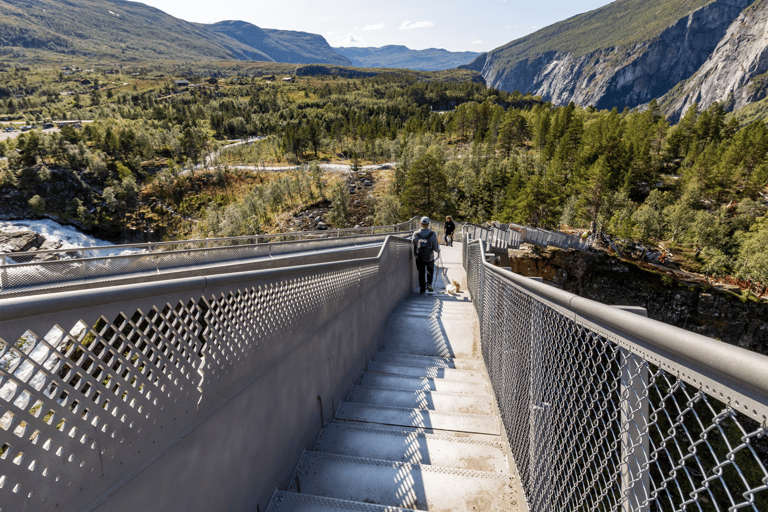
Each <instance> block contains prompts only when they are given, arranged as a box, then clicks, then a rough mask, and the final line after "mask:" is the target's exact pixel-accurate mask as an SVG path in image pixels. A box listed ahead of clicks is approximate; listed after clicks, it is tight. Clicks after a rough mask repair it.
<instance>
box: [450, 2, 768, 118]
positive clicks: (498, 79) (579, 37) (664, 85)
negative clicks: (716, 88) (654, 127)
mask: <svg viewBox="0 0 768 512" xmlns="http://www.w3.org/2000/svg"><path fill="white" fill-rule="evenodd" d="M753 2H755V0H618V1H616V2H613V3H611V4H609V5H607V6H604V7H602V8H600V9H596V10H594V11H591V12H588V13H585V14H581V15H578V16H575V17H573V18H570V19H568V20H565V21H563V22H560V23H557V24H555V25H552V26H549V27H546V28H544V29H542V30H539V31H538V32H535V33H533V34H531V35H529V36H526V37H523V38H521V39H517V40H515V41H512V42H510V43H508V44H507V45H504V46H502V47H500V48H497V49H495V50H492V51H491V52H488V53H485V54H483V55H480V56H479V57H478V58H476V59H475V60H474V61H473V62H472V63H470V64H469V65H467V66H461V67H463V68H466V69H472V70H476V71H478V72H480V73H481V74H482V75H483V77H484V78H485V80H486V82H487V83H488V85H489V86H492V87H495V88H497V89H502V90H506V91H514V90H519V91H521V92H531V93H533V94H536V95H540V96H542V97H543V98H544V99H545V100H549V101H552V102H553V103H555V104H558V105H565V104H568V103H570V102H574V103H576V104H577V105H583V106H587V105H593V106H595V107H597V108H613V107H618V108H619V109H622V108H624V107H636V106H639V105H642V104H644V103H647V102H649V101H650V100H652V99H654V98H660V97H662V96H664V95H667V94H672V93H673V92H674V91H675V90H676V89H677V93H678V94H679V93H680V92H681V90H682V84H688V89H686V91H687V92H686V93H685V98H686V99H685V100H683V99H682V97H681V98H678V99H677V100H675V99H674V98H671V97H667V98H666V104H667V105H668V109H669V110H668V111H666V113H667V114H668V116H669V117H671V118H675V116H676V115H678V114H676V110H675V109H677V111H679V109H680V108H684V105H686V104H690V103H691V100H693V101H695V99H696V98H697V95H699V94H700V89H699V87H700V86H701V85H702V84H704V83H705V80H704V79H705V77H704V76H703V75H699V76H698V79H696V80H693V81H691V80H692V78H693V77H694V76H696V73H697V72H699V70H700V68H702V66H703V65H704V64H705V63H707V62H708V61H710V59H711V58H712V59H715V60H712V61H711V67H710V68H709V69H710V71H708V73H709V75H707V76H708V77H709V78H710V82H709V83H710V85H711V84H714V82H712V80H714V79H713V78H712V76H711V75H712V73H713V70H714V69H716V68H717V66H718V65H719V63H720V62H721V61H720V60H718V58H717V57H713V55H714V53H715V51H716V50H717V49H719V48H721V47H723V45H724V44H725V43H724V41H725V40H726V39H728V38H730V39H733V38H734V37H736V39H737V40H738V41H741V43H744V42H745V41H746V40H747V39H750V38H752V39H751V40H754V39H755V38H756V37H757V35H756V34H757V33H759V32H761V27H758V26H753V27H751V28H750V27H743V26H741V27H740V24H743V22H750V21H748V20H747V18H746V17H745V18H743V22H740V21H739V19H740V16H749V12H755V13H756V12H762V11H763V10H765V4H766V0H757V3H755V4H754V5H752V4H753ZM750 6H752V7H750ZM747 8H749V9H747ZM752 19H753V18H749V20H752ZM762 26H763V27H764V26H765V21H763V25H762ZM746 32H751V33H752V35H751V36H749V35H747V34H746ZM735 34H740V35H738V36H736V35H735ZM725 46H727V45H725ZM753 46H755V48H757V47H758V46H759V43H754V44H753ZM728 48H731V50H730V55H731V59H732V64H733V63H734V62H741V61H742V60H743V58H744V57H745V56H744V55H740V52H741V50H742V48H740V47H739V48H734V47H733V44H732V45H731V46H729V47H728ZM753 52H757V54H756V56H755V58H757V59H758V60H759V57H758V56H757V55H761V53H760V52H759V51H757V50H755V49H753ZM726 53H728V50H727V49H726V48H725V47H723V49H722V50H721V57H722V56H723V55H725V54H726ZM718 83H720V82H718ZM681 102H682V103H681ZM673 103H674V104H675V105H677V104H680V105H681V106H679V107H674V106H673V105H672V104H673ZM734 104H735V103H734Z"/></svg>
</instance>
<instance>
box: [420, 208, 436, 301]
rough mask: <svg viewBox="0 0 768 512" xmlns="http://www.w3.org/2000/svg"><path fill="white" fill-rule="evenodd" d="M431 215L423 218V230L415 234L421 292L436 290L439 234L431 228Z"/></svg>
mask: <svg viewBox="0 0 768 512" xmlns="http://www.w3.org/2000/svg"><path fill="white" fill-rule="evenodd" d="M429 224H430V221H429V217H422V218H421V230H419V231H417V232H415V233H414V234H413V255H414V257H415V258H416V270H418V271H419V293H424V292H425V291H427V292H429V293H433V292H434V291H435V289H434V287H433V282H434V278H435V253H437V254H440V244H439V243H438V241H437V234H436V233H435V232H434V231H432V230H431V229H429Z"/></svg>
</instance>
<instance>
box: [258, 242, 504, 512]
mask: <svg viewBox="0 0 768 512" xmlns="http://www.w3.org/2000/svg"><path fill="white" fill-rule="evenodd" d="M442 263H443V266H444V268H446V269H447V277H448V278H449V279H451V280H456V281H458V282H459V283H461V285H462V291H461V293H459V294H457V295H454V296H450V295H447V294H445V293H439V294H436V295H419V294H418V293H414V294H412V295H411V296H410V297H409V298H408V299H406V300H405V301H404V302H403V303H402V304H401V305H400V307H399V308H398V309H397V310H396V311H395V312H394V313H393V315H392V317H391V318H390V321H389V325H388V327H387V331H386V334H385V338H384V342H383V346H382V348H381V351H380V352H378V353H377V354H376V356H375V357H374V358H373V360H372V361H371V362H370V363H369V364H368V368H367V370H366V371H365V372H363V373H362V375H361V376H360V379H359V381H358V382H357V384H356V385H355V386H353V387H352V389H350V390H349V394H348V395H347V397H346V399H345V401H343V402H342V403H341V404H339V406H338V408H337V411H336V417H335V419H334V421H333V422H332V423H329V424H328V425H326V427H325V428H324V429H323V430H322V431H321V433H320V435H319V438H318V441H317V443H316V445H315V447H314V449H313V450H312V451H306V452H304V454H303V456H302V457H301V460H300V461H299V464H298V467H297V468H296V471H295V474H294V477H293V479H292V480H291V484H290V488H289V489H288V491H278V492H276V493H275V496H274V497H273V499H272V502H271V504H270V507H269V509H268V512H278V511H279V512H282V511H292V512H306V511H310V510H311V511H315V512H332V511H337V510H347V511H348V510H365V511H371V512H374V511H389V512H394V511H401V510H429V511H440V512H447V511H452V512H465V511H467V512H468V511H484V512H501V511H510V510H516V509H517V507H516V503H515V497H516V492H515V491H514V490H513V489H514V485H515V482H514V481H513V478H512V477H511V475H510V469H509V461H508V458H507V455H506V454H507V450H506V448H505V445H504V440H503V439H504V438H503V436H502V435H501V434H502V431H501V421H500V418H499V414H498V412H497V409H496V405H495V402H494V399H493V396H492V392H491V387H490V384H489V382H488V379H487V376H486V372H485V368H484V365H483V361H482V358H481V354H480V340H479V330H478V322H477V316H476V314H475V311H474V308H473V306H472V303H471V301H470V297H469V294H468V293H467V292H466V291H465V290H466V276H465V274H464V270H463V269H462V267H461V248H460V247H458V246H454V247H453V248H445V247H444V248H443V262H442ZM447 284H448V281H447V279H446V276H445V274H441V276H440V282H439V284H438V286H437V289H438V290H444V289H445V286H446V285H447ZM398 507H402V508H398Z"/></svg>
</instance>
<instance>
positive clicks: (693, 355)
mask: <svg viewBox="0 0 768 512" xmlns="http://www.w3.org/2000/svg"><path fill="white" fill-rule="evenodd" d="M484 258H485V254H484V247H483V245H482V244H480V243H477V242H473V243H469V244H467V243H466V242H465V268H466V269H467V277H468V288H469V290H470V293H471V295H472V299H473V301H474V304H475V307H476V309H477V312H478V315H479V317H480V323H481V340H482V354H483V358H484V360H485V363H486V365H487V368H488V372H489V376H490V379H491V382H492V384H493V388H494V393H495V396H496V399H497V402H498V406H499V409H500V411H501V415H502V420H503V424H504V428H505V430H506V433H507V436H508V439H509V441H510V445H511V451H512V454H513V458H514V462H515V465H516V468H517V470H518V472H519V474H520V479H521V483H522V486H523V488H524V491H525V494H526V497H527V501H528V505H529V508H530V510H532V511H563V512H566V511H567V512H573V511H590V512H591V511H622V512H629V511H633V512H639V511H643V512H645V511H647V512H656V511H659V512H661V511H665V512H666V511H670V512H671V511H683V510H687V511H701V512H704V511H707V512H708V511H734V510H746V511H752V512H765V511H768V469H766V468H768V438H767V436H768V426H767V420H768V357H765V356H763V355H760V354H757V353H753V352H750V351H747V350H744V349H741V348H739V347H734V346H730V345H726V344H725V343H722V342H719V341H717V340H713V339H710V338H706V337H703V336H699V335H696V334H694V333H690V332H688V331H684V330H682V329H678V328H675V327H673V326H669V325H666V324H662V323H660V322H656V321H654V320H650V319H647V318H645V317H644V316H643V315H642V313H643V312H642V311H634V312H632V311H627V310H622V309H620V308H617V307H611V306H606V305H603V304H598V303H595V302H593V301H589V300H587V299H583V298H580V297H577V296H575V295H572V294H570V293H567V292H564V291H562V290H558V289H556V288H554V287H550V286H547V285H546V284H543V283H538V282H535V281H533V280H530V279H526V278H523V277H521V276H518V275H516V274H513V273H511V272H508V271H505V270H502V269H499V268H496V267H493V266H492V265H489V264H487V263H485V259H484ZM637 313H640V314H637Z"/></svg>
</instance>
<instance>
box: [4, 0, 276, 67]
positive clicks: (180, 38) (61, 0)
mask: <svg viewBox="0 0 768 512" xmlns="http://www.w3.org/2000/svg"><path fill="white" fill-rule="evenodd" d="M0 51H2V53H1V54H0V55H2V56H11V57H24V56H26V57H30V56H32V55H34V54H36V53H47V54H51V53H53V54H64V55H67V56H73V57H83V58H87V59H116V60H123V61H132V60H133V61H136V60H183V59H196V60H197V59H204V60H229V59H240V60H246V59H254V58H255V59H264V60H269V58H268V57H267V56H266V55H263V54H261V52H258V51H256V50H254V49H253V48H249V47H247V46H246V45H243V44H241V43H239V42H237V41H235V40H233V39H231V38H226V37H222V36H220V35H218V34H215V33H213V32H211V31H209V30H207V29H206V28H205V27H204V26H201V25H196V24H193V23H187V22H186V21H182V20H179V19H177V18H174V17H173V16H170V15H168V14H165V13H164V12H162V11H160V10H158V9H155V8H153V7H149V6H146V5H144V4H139V3H135V2H128V1H124V0H77V1H74V0H0Z"/></svg>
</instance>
